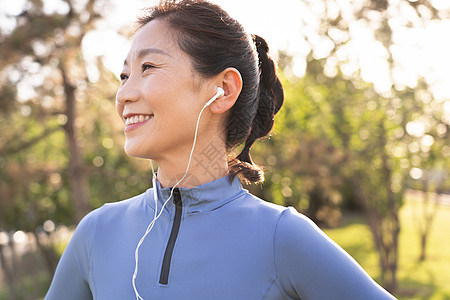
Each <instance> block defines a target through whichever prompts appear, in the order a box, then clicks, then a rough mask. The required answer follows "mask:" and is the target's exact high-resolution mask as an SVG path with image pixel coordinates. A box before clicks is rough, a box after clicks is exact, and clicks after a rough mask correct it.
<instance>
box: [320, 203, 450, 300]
mask: <svg viewBox="0 0 450 300" xmlns="http://www.w3.org/2000/svg"><path fill="white" fill-rule="evenodd" d="M421 213H422V204H421V203H420V202H418V201H415V200H411V199H410V200H409V201H407V203H406V204H405V205H404V206H403V207H402V208H401V210H400V220H401V226H402V228H401V233H400V249H399V251H400V258H399V272H398V280H399V294H398V295H396V296H397V297H398V298H399V299H408V300H411V299H416V300H418V299H420V300H422V299H423V300H425V299H426V300H445V299H449V300H450V230H449V229H450V207H449V206H440V207H439V208H438V211H437V213H436V216H435V219H434V223H433V227H432V231H431V233H430V236H429V241H428V251H427V253H428V256H427V259H426V260H425V261H424V262H419V261H418V257H419V249H420V247H419V246H420V244H419V231H418V224H419V221H420V217H421ZM325 232H326V233H327V234H328V235H329V236H330V237H331V238H332V239H333V240H335V241H336V242H337V243H338V244H339V245H341V246H342V247H343V248H344V249H345V250H346V251H347V252H348V253H349V254H350V255H352V256H353V257H354V258H355V259H356V260H357V261H358V262H359V263H360V264H361V265H362V267H363V268H364V269H365V270H366V271H367V272H368V273H369V274H370V275H371V276H372V277H373V278H374V279H375V280H376V281H378V282H380V277H379V275H380V272H379V267H378V256H377V254H376V252H375V251H374V246H373V241H372V236H371V233H370V231H369V228H368V227H367V225H366V223H365V222H364V219H363V218H362V217H361V216H346V217H345V218H344V220H343V222H342V226H340V227H339V228H336V229H327V230H325Z"/></svg>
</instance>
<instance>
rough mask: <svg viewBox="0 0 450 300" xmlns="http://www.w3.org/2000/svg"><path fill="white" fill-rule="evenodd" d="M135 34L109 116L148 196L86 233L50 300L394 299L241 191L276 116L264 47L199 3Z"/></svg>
mask: <svg viewBox="0 0 450 300" xmlns="http://www.w3.org/2000/svg"><path fill="white" fill-rule="evenodd" d="M138 25H139V26H138V30H137V33H136V35H135V37H134V39H133V43H132V46H131V49H130V52H129V54H128V56H127V58H126V60H125V63H124V68H123V72H122V74H121V75H120V77H121V80H122V84H121V86H120V88H119V91H118V93H117V101H116V108H117V111H118V113H119V116H120V117H121V118H122V121H123V122H124V124H125V135H126V144H125V151H126V152H127V154H128V155H130V156H133V157H141V158H148V159H152V160H154V161H156V162H157V164H158V172H157V175H155V177H154V181H153V182H154V185H153V188H151V189H149V190H147V191H146V192H145V193H143V194H141V195H139V196H136V197H134V198H131V199H128V200H125V201H121V202H116V203H109V204H105V205H104V206H103V207H101V208H99V209H97V210H95V211H93V212H91V213H90V214H89V215H88V216H86V217H85V218H84V219H83V220H82V222H81V223H80V224H79V226H78V228H77V229H76V231H75V234H74V236H73V238H72V240H71V241H70V243H69V245H68V246H67V248H66V250H65V252H64V254H63V256H62V258H61V261H60V263H59V265H58V268H57V271H56V273H55V276H54V279H53V282H52V285H51V287H50V290H49V292H48V294H47V296H46V299H49V300H50V299H92V298H94V299H133V298H136V299H392V298H393V297H392V296H391V295H389V294H388V293H387V292H386V291H384V290H383V289H382V288H381V287H380V286H378V285H377V284H376V283H375V282H374V281H373V280H372V279H371V278H370V277H369V276H368V275H367V274H366V273H365V272H364V271H363V270H362V268H361V267H360V266H358V264H357V263H356V262H355V261H354V260H353V259H352V258H351V257H350V256H349V255H348V254H346V253H345V252H344V251H343V250H342V249H341V248H339V247H338V246H337V245H336V244H334V243H333V242H332V241H331V240H329V239H328V238H327V237H326V236H325V235H324V234H323V233H322V232H321V231H320V230H319V229H318V228H317V227H316V226H315V225H314V224H313V223H312V222H311V221H310V220H308V219H307V218H306V217H304V216H303V215H301V214H299V213H297V212H296V211H295V210H294V209H292V208H284V207H280V206H276V205H274V204H270V203H268V202H264V201H262V200H260V199H258V198H256V197H255V196H253V195H251V194H249V193H248V192H247V191H246V190H244V189H243V188H242V185H241V183H240V180H239V177H241V179H242V180H244V181H247V182H261V181H262V180H263V172H262V170H261V169H260V168H259V167H258V166H256V165H254V164H253V163H252V161H251V159H250V154H249V151H250V147H251V146H252V145H253V143H254V142H255V141H256V140H257V139H259V138H262V137H264V136H266V135H268V134H269V132H270V130H271V129H272V126H273V118H274V115H275V114H276V112H277V111H278V110H279V109H280V107H281V105H282V103H283V91H282V87H281V84H280V81H279V79H278V77H277V75H276V72H275V67H274V62H273V61H272V60H271V59H270V57H269V56H268V46H267V44H266V42H265V41H264V40H263V39H262V38H261V37H258V36H253V37H249V36H248V35H247V34H246V33H245V31H244V30H243V28H242V26H241V25H240V24H239V23H238V22H236V21H235V20H234V19H232V18H231V17H230V16H228V14H227V13H226V12H224V11H223V10H222V9H221V8H220V7H218V6H216V5H214V4H211V3H208V2H205V1H200V0H197V1H196V0H183V1H179V2H175V1H165V2H161V3H160V4H159V5H158V6H156V7H154V8H152V9H150V10H149V11H148V12H147V15H145V16H144V17H142V18H140V19H139V21H138ZM241 144H243V149H242V152H241V153H240V154H239V155H238V156H237V157H236V158H228V157H227V156H228V155H229V154H230V153H231V150H232V149H235V148H236V147H237V146H239V145H241Z"/></svg>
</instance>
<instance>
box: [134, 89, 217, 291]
mask: <svg viewBox="0 0 450 300" xmlns="http://www.w3.org/2000/svg"><path fill="white" fill-rule="evenodd" d="M217 97H218V95H216V96H214V97H213V99H211V100H212V101H214V100H215V99H216V98H217ZM211 100H210V101H208V103H206V104H205V105H204V106H203V108H202V109H201V111H200V113H199V114H198V118H197V124H196V125H195V134H194V142H193V143H192V148H191V153H190V154H189V161H188V164H187V167H186V171H185V172H184V175H183V177H181V179H180V180H179V181H178V182H177V183H176V184H175V185H174V186H173V187H172V189H171V191H170V195H169V198H167V200H166V201H164V204H163V206H162V207H161V211H160V212H159V213H158V192H157V190H156V175H155V171H154V169H153V163H152V161H151V160H150V164H151V166H152V173H153V178H152V183H153V198H154V199H155V216H154V217H153V220H152V221H151V222H150V224H148V226H147V230H146V231H145V233H144V235H143V236H142V238H141V239H140V240H139V243H138V244H137V246H136V250H135V251H134V261H135V265H134V272H133V278H132V283H133V289H134V294H135V296H136V299H137V300H144V298H142V297H141V295H140V294H139V291H138V290H137V287H136V277H137V274H138V268H139V266H138V264H139V247H141V245H142V243H143V242H144V240H145V238H146V237H147V235H148V234H149V233H150V231H151V230H152V229H153V225H155V222H156V220H158V219H159V217H160V216H161V214H162V212H163V211H164V207H165V206H166V204H167V202H169V200H170V199H171V198H172V196H173V191H174V189H175V187H176V186H178V185H179V184H180V182H182V181H183V180H184V178H186V176H187V174H188V171H189V167H190V165H191V161H192V154H193V153H194V148H195V144H196V142H197V134H198V125H199V123H200V117H201V116H202V113H203V110H205V108H206V107H208V106H209V104H210V103H211V102H212V101H211Z"/></svg>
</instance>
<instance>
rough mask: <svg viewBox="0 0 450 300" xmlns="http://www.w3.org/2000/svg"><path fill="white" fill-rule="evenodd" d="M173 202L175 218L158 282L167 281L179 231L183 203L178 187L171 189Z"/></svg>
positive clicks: (164, 282) (165, 283)
mask: <svg viewBox="0 0 450 300" xmlns="http://www.w3.org/2000/svg"><path fill="white" fill-rule="evenodd" d="M173 203H175V218H174V219H173V225H172V231H171V232H170V237H169V241H168V242H167V247H166V252H165V253H164V260H163V264H162V267H161V275H160V276H159V283H160V284H164V285H167V284H168V283H169V273H170V262H171V261H172V254H173V249H174V247H175V242H176V241H177V237H178V232H179V231H180V224H181V213H182V211H183V204H182V201H181V194H180V190H179V189H178V188H175V189H174V190H173Z"/></svg>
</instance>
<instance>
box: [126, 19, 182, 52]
mask: <svg viewBox="0 0 450 300" xmlns="http://www.w3.org/2000/svg"><path fill="white" fill-rule="evenodd" d="M178 51H181V49H179V47H178V45H177V44H176V43H175V35H174V33H173V30H171V29H170V27H169V26H168V25H167V24H166V23H165V22H161V21H159V20H153V21H151V22H149V23H147V24H145V25H144V26H142V27H141V28H140V29H139V30H138V32H137V33H136V35H135V36H134V38H133V41H132V43H131V48H130V51H129V53H128V56H127V60H126V61H130V60H135V59H137V58H139V57H141V56H143V55H146V54H149V53H152V54H162V55H168V56H175V54H177V52H178Z"/></svg>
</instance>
